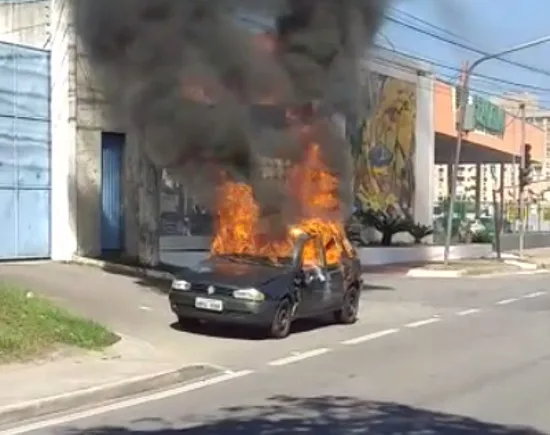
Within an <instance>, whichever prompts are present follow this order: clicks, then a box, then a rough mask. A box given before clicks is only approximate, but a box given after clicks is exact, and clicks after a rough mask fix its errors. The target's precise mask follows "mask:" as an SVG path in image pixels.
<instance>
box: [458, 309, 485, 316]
mask: <svg viewBox="0 0 550 435" xmlns="http://www.w3.org/2000/svg"><path fill="white" fill-rule="evenodd" d="M480 312H481V310H480V309H479V308H470V309H468V310H463V311H459V312H458V313H456V315H457V316H470V315H472V314H477V313H480Z"/></svg>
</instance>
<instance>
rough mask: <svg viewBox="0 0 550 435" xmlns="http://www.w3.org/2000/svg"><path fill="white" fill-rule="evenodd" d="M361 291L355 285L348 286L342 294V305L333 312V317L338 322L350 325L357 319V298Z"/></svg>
mask: <svg viewBox="0 0 550 435" xmlns="http://www.w3.org/2000/svg"><path fill="white" fill-rule="evenodd" d="M360 296H361V293H360V291H359V289H358V288H357V287H356V286H353V287H350V288H349V289H348V290H347V291H346V294H345V295H344V301H343V302H342V307H341V308H340V309H339V310H337V311H335V312H334V318H335V320H336V321H337V322H338V323H342V324H344V325H351V324H352V323H355V322H356V321H357V316H358V315H359V298H360Z"/></svg>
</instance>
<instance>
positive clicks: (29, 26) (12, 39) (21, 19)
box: [0, 0, 50, 49]
mask: <svg viewBox="0 0 550 435" xmlns="http://www.w3.org/2000/svg"><path fill="white" fill-rule="evenodd" d="M49 28H50V0H36V1H29V2H20V3H0V29H2V30H1V31H0V40H2V42H9V43H12V44H22V45H29V46H32V47H35V48H41V49H46V48H48V44H49Z"/></svg>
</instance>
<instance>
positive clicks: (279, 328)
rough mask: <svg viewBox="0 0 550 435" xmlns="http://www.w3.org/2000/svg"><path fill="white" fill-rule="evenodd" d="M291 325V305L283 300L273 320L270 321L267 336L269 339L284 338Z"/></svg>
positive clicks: (288, 332) (286, 300)
mask: <svg viewBox="0 0 550 435" xmlns="http://www.w3.org/2000/svg"><path fill="white" fill-rule="evenodd" d="M291 325H292V304H291V303H290V301H289V300H288V299H283V300H282V301H281V303H280V304H279V306H278V307H277V310H276V311H275V315H274V316H273V320H272V321H271V326H270V327H269V336H270V337H271V338H278V339H280V338H286V337H288V335H289V334H290V327H291Z"/></svg>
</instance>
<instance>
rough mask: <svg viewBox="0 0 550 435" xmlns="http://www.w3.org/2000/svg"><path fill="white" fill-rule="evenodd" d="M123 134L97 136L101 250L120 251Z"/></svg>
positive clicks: (121, 247)
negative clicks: (99, 161)
mask: <svg viewBox="0 0 550 435" xmlns="http://www.w3.org/2000/svg"><path fill="white" fill-rule="evenodd" d="M124 142H125V137H124V135H123V134H117V133H102V137H101V249H102V251H104V252H105V251H122V250H123V248H124V246H123V240H124V227H123V222H124V217H123V213H122V161H123V160H122V158H123V152H124Z"/></svg>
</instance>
